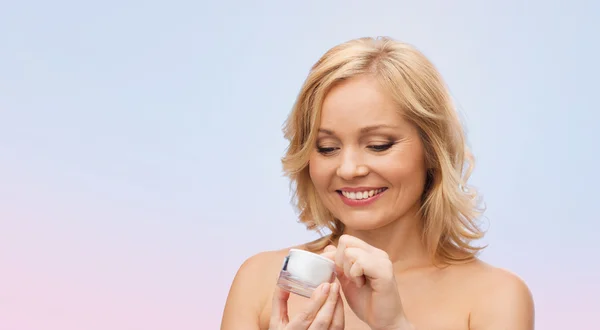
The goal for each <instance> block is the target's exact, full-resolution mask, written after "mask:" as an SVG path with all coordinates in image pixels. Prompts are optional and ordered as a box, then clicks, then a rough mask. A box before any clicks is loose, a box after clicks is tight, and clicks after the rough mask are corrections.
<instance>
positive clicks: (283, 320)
mask: <svg viewBox="0 0 600 330" xmlns="http://www.w3.org/2000/svg"><path fill="white" fill-rule="evenodd" d="M289 297H290V293H289V292H287V291H285V290H283V289H281V288H280V287H279V286H275V293H274V294H273V301H272V307H271V320H270V327H271V328H272V329H275V328H277V327H279V325H282V324H283V325H286V324H287V323H288V322H289V318H288V305H287V302H288V299H289Z"/></svg>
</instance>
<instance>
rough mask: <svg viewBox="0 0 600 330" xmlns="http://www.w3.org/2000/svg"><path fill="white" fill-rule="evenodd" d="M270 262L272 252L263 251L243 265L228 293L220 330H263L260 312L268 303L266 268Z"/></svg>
mask: <svg viewBox="0 0 600 330" xmlns="http://www.w3.org/2000/svg"><path fill="white" fill-rule="evenodd" d="M268 264H269V253H268V252H263V253H259V254H257V255H255V256H252V257H250V258H249V259H247V260H246V261H245V262H244V263H243V264H242V265H241V266H240V269H239V270H238V272H237V274H236V275H235V278H234V280H233V283H232V285H231V288H230V290H229V295H228V296H227V301H226V303H225V309H224V311H223V318H222V320H221V330H237V329H248V330H258V329H260V325H259V318H260V313H261V311H262V309H263V307H264V306H265V302H266V301H265V300H266V292H267V291H266V290H265V277H266V276H265V271H266V269H267V268H268Z"/></svg>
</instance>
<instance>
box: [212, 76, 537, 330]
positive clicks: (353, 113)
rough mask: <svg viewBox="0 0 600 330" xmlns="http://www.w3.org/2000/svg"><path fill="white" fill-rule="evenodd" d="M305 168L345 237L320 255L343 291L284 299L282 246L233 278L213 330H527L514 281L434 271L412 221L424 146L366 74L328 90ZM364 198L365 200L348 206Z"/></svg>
mask: <svg viewBox="0 0 600 330" xmlns="http://www.w3.org/2000/svg"><path fill="white" fill-rule="evenodd" d="M309 164H310V166H309V171H310V179H311V181H312V183H313V185H314V187H315V190H316V192H317V194H318V198H319V199H320V200H321V202H322V203H323V205H324V206H325V207H326V208H327V209H328V210H329V211H331V213H332V214H333V216H334V217H335V218H337V219H340V221H342V222H343V223H344V225H345V228H346V229H345V232H344V234H345V235H343V236H342V237H341V238H340V240H339V242H336V244H334V245H335V246H330V247H327V248H326V250H324V251H318V252H319V253H321V254H323V255H324V256H326V257H328V258H331V259H332V260H334V261H335V262H336V265H337V267H338V275H339V276H338V281H337V282H336V283H337V284H339V288H340V289H341V290H339V291H338V290H337V289H338V286H337V285H336V286H331V287H330V288H329V289H330V290H329V291H328V294H324V293H323V294H320V293H319V292H321V291H319V290H317V291H315V295H314V297H312V298H311V299H306V298H303V297H299V296H296V295H293V294H292V295H288V294H286V293H285V292H282V291H281V290H280V289H278V288H277V286H276V282H277V278H278V275H279V271H280V267H281V265H282V261H283V258H284V257H285V256H286V255H287V253H288V250H289V249H283V250H280V251H270V252H263V253H259V254H257V255H255V256H253V257H251V258H249V259H248V260H247V261H246V262H245V263H244V264H243V265H242V266H241V267H240V269H239V271H238V273H237V275H236V277H235V280H234V282H233V284H232V287H231V291H230V293H229V297H228V299H227V303H226V306H225V311H224V315H223V321H222V326H221V329H222V330H238V329H252V330H256V329H270V330H280V329H290V330H312V329H329V330H333V329H357V330H358V329H372V330H415V329H416V330H425V329H426V330H430V329H432V330H433V329H444V330H533V329H534V326H533V319H534V308H533V299H532V297H531V294H530V292H529V289H528V288H527V286H526V285H525V284H524V282H523V281H522V280H521V279H519V278H518V277H517V276H515V275H513V274H511V273H510V272H507V271H505V270H502V269H499V268H496V267H493V266H491V265H488V264H486V263H484V262H482V261H480V260H478V259H473V260H472V261H470V262H467V263H463V264H460V265H447V266H445V267H437V266H435V265H433V264H432V262H431V256H430V255H429V253H428V251H427V248H426V246H425V245H424V243H423V241H422V239H421V237H422V234H423V233H422V232H421V230H422V229H421V228H422V221H423V219H421V218H420V216H419V212H418V210H419V208H420V206H421V205H420V203H421V198H422V195H423V191H424V185H425V177H426V175H425V174H426V170H427V169H426V164H425V157H424V147H423V142H422V141H421V139H420V135H419V132H418V130H417V128H416V127H415V126H414V125H412V124H411V123H410V122H409V121H408V120H406V118H405V117H404V116H403V115H401V114H400V113H399V111H398V107H397V105H396V104H395V102H394V101H393V100H392V99H391V98H390V97H389V95H387V94H386V93H385V91H383V90H382V89H381V88H380V87H379V85H378V84H377V81H375V80H374V79H373V78H372V77H368V76H363V77H356V78H352V79H348V80H346V81H344V82H343V83H341V84H339V85H338V86H336V87H334V88H332V89H331V91H330V92H329V93H328V95H327V96H326V98H325V100H324V102H323V107H322V113H321V124H320V128H319V132H318V138H317V141H316V145H315V148H314V151H313V152H312V154H311V157H310V160H309ZM363 192H364V194H365V195H364V197H359V196H363ZM358 194H361V195H358ZM366 196H369V197H368V198H369V199H370V200H371V201H372V202H369V203H360V202H357V200H360V199H365V198H367V197H366ZM371 197H373V199H371ZM363 202H364V201H363ZM296 248H301V249H305V246H300V247H296ZM360 256H362V257H360ZM352 258H355V259H352ZM351 259H352V260H351ZM353 265H358V267H354V266H353ZM351 266H352V267H354V268H352V267H351ZM331 289H333V290H331ZM338 295H339V297H340V299H338V297H337V296H338ZM328 296H330V299H329V300H328ZM327 301H329V302H330V303H327ZM340 306H343V309H342V308H340ZM342 311H343V312H342ZM321 322H323V323H321Z"/></svg>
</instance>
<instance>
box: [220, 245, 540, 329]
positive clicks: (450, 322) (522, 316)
mask: <svg viewBox="0 0 600 330" xmlns="http://www.w3.org/2000/svg"><path fill="white" fill-rule="evenodd" d="M293 248H301V249H303V248H304V246H296V247H293ZM288 251H289V249H282V250H279V251H269V252H262V253H260V254H257V255H255V256H253V257H251V258H249V259H248V260H247V261H246V262H245V263H244V264H243V265H242V267H241V268H240V270H239V272H238V274H237V275H236V278H235V280H234V284H233V286H232V288H231V293H230V296H229V298H228V301H227V305H226V307H225V312H224V317H223V323H222V326H221V329H223V330H229V329H232V330H233V329H249V330H250V329H252V330H258V329H261V330H262V329H265V330H266V329H269V321H270V318H271V312H272V304H273V303H272V302H273V294H274V292H276V291H275V289H274V288H275V284H276V282H277V277H278V275H279V271H280V267H281V262H282V260H283V258H284V257H285V256H286V255H287V253H288ZM394 274H395V277H396V282H397V284H398V289H399V291H400V292H401V296H402V303H403V306H404V310H405V313H406V315H407V317H408V319H409V321H410V322H411V324H412V325H413V327H414V329H416V330H421V329H432V330H433V329H447V330H496V329H497V330H501V329H511V330H531V329H533V328H534V326H533V318H534V315H533V301H532V298H531V294H530V292H529V290H528V288H527V286H526V285H525V284H524V283H523V281H522V280H521V279H520V278H518V277H517V276H515V275H514V274H512V273H510V272H508V271H506V270H503V269H500V268H495V267H492V266H490V265H488V264H486V263H484V262H482V261H479V260H474V261H472V262H470V263H467V264H462V265H453V266H449V267H446V268H444V269H440V268H436V267H434V266H430V267H423V268H414V269H405V270H402V271H397V272H394ZM342 297H343V293H342ZM308 301H309V300H308V299H307V298H304V297H301V296H297V295H293V294H292V295H290V297H289V299H288V315H289V318H290V319H293V318H294V317H296V316H297V315H298V314H299V313H301V312H302V311H303V310H304V308H305V307H306V306H307V304H308ZM344 323H345V327H344V329H347V330H354V329H356V330H362V329H365V330H368V329H370V328H369V327H368V326H367V325H366V324H365V323H364V322H362V321H361V320H360V319H358V317H356V315H355V314H354V312H353V311H352V310H351V309H350V308H349V307H348V305H347V303H346V301H345V299H344Z"/></svg>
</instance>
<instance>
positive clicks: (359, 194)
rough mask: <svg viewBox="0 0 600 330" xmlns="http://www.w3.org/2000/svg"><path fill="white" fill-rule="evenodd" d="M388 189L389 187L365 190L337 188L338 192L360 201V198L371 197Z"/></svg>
mask: <svg viewBox="0 0 600 330" xmlns="http://www.w3.org/2000/svg"><path fill="white" fill-rule="evenodd" d="M386 190H387V188H379V189H372V190H365V191H343V190H336V191H337V193H338V194H340V195H342V196H344V197H346V198H348V199H351V200H355V201H359V200H363V199H368V198H371V197H373V196H377V195H379V194H381V193H382V192H384V191H386Z"/></svg>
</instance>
